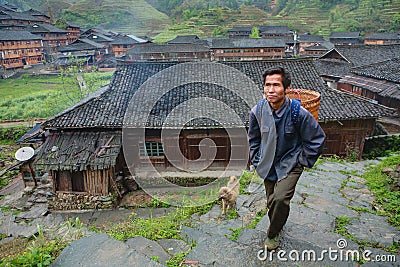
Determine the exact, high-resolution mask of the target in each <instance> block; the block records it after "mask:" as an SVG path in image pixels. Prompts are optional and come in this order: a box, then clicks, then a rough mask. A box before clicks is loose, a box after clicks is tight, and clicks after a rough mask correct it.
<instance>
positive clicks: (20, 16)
mask: <svg viewBox="0 0 400 267" xmlns="http://www.w3.org/2000/svg"><path fill="white" fill-rule="evenodd" d="M2 13H3V16H4V17H3V19H13V20H23V21H30V22H38V23H42V22H44V21H43V20H42V19H40V18H36V17H34V16H32V15H29V14H27V13H23V12H14V11H5V10H3V11H2Z"/></svg>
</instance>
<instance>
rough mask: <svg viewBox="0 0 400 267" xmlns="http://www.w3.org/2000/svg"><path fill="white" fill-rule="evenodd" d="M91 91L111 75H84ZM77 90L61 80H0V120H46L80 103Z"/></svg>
mask: <svg viewBox="0 0 400 267" xmlns="http://www.w3.org/2000/svg"><path fill="white" fill-rule="evenodd" d="M85 75H86V76H85V77H87V79H90V80H93V81H95V82H94V84H91V87H90V88H89V90H90V91H95V90H97V89H99V88H100V87H101V86H104V85H106V84H108V83H109V81H110V79H111V75H112V73H111V72H110V73H87V74H85ZM77 88H78V87H76V86H75V85H73V83H71V79H69V81H67V80H63V79H62V78H61V77H42V76H37V77H30V76H28V75H23V76H21V77H19V78H17V79H6V80H0V120H17V119H32V118H48V117H51V116H54V115H56V114H57V113H59V112H60V111H62V110H64V109H66V108H68V107H69V106H71V105H73V104H75V103H76V102H78V101H79V100H80V97H81V96H80V95H78V94H74V92H77V91H78V89H77Z"/></svg>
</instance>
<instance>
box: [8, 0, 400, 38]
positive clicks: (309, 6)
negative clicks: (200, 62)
mask: <svg viewBox="0 0 400 267" xmlns="http://www.w3.org/2000/svg"><path fill="white" fill-rule="evenodd" d="M2 2H5V0H0V3H2ZM8 3H10V4H14V5H16V6H18V7H20V8H22V9H25V10H26V9H28V8H30V7H33V8H35V9H38V10H41V11H42V12H44V13H46V14H52V15H53V16H54V18H60V17H63V18H64V19H67V20H68V21H71V22H73V23H76V24H78V25H81V26H82V27H93V26H100V27H103V28H104V29H108V30H115V31H119V32H123V33H132V34H136V35H148V36H151V37H155V41H166V40H169V39H172V38H174V37H175V36H176V35H179V34H197V35H199V36H200V37H203V38H205V37H210V36H224V35H225V34H226V32H227V30H228V29H229V28H231V27H232V26H235V25H287V26H289V27H290V28H291V29H293V30H295V31H297V32H300V33H303V32H311V33H313V34H318V35H323V36H329V34H330V33H331V32H334V31H360V32H361V34H362V35H365V34H368V33H372V32H378V31H382V32H400V1H398V0H276V1H275V0H265V1H250V0H247V1H239V0H190V1H188V0H169V1H167V0H146V1H145V0H121V1H112V0H65V1H61V0H54V1H53V0H52V1H49V0H47V1H46V0H8ZM48 3H49V4H48ZM167 14H168V15H167ZM168 16H170V17H168Z"/></svg>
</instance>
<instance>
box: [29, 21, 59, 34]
mask: <svg viewBox="0 0 400 267" xmlns="http://www.w3.org/2000/svg"><path fill="white" fill-rule="evenodd" d="M26 30H27V31H30V32H31V33H42V32H43V33H44V32H50V33H64V34H66V33H67V31H66V30H63V29H60V28H57V27H55V26H53V25H51V24H48V23H42V24H33V25H27V27H26Z"/></svg>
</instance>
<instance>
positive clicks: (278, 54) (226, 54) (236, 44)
mask: <svg viewBox="0 0 400 267" xmlns="http://www.w3.org/2000/svg"><path fill="white" fill-rule="evenodd" d="M209 43H210V49H211V51H212V60H214V61H247V60H265V59H271V58H284V57H285V50H286V42H285V40H284V39H282V38H273V39H266V38H212V39H209Z"/></svg>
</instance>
